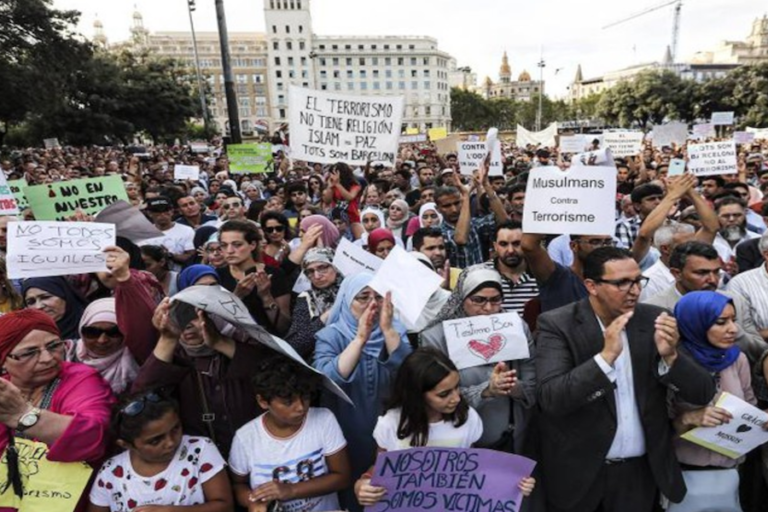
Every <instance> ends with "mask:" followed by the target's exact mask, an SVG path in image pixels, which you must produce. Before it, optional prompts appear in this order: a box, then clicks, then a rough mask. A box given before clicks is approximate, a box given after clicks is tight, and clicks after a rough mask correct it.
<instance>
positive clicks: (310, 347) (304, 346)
mask: <svg viewBox="0 0 768 512" xmlns="http://www.w3.org/2000/svg"><path fill="white" fill-rule="evenodd" d="M301 269H302V271H303V273H304V275H305V276H306V277H307V279H308V280H309V283H310V285H311V287H310V289H309V290H307V291H305V292H303V293H300V294H299V296H298V297H297V298H296V301H295V303H294V306H293V313H292V314H291V328H290V329H289V330H288V334H287V335H286V336H285V341H287V342H288V343H289V344H290V345H291V346H292V347H293V348H294V349H296V352H298V353H299V355H300V356H301V357H303V358H304V359H305V360H306V361H307V362H310V363H311V362H312V357H313V355H314V353H315V335H316V334H317V332H318V331H320V329H322V328H323V327H325V323H326V321H327V319H328V316H329V315H330V313H331V308H332V307H333V304H334V302H335V301H336V296H337V294H338V293H339V288H340V287H341V281H342V279H343V276H342V275H341V273H340V272H339V271H338V270H336V267H334V266H333V250H332V249H329V248H327V247H323V248H314V249H310V250H309V251H307V254H306V255H305V256H304V261H302V263H301Z"/></svg>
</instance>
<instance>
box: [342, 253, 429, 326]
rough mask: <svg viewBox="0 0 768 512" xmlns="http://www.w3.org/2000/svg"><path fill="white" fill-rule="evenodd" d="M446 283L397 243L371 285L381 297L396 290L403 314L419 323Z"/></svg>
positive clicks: (397, 305)
mask: <svg viewBox="0 0 768 512" xmlns="http://www.w3.org/2000/svg"><path fill="white" fill-rule="evenodd" d="M345 275H346V274H345ZM442 282H443V278H442V277H440V276H439V275H437V273H436V272H432V271H431V270H429V269H428V268H427V267H425V266H424V265H423V264H422V263H421V262H419V260H417V259H416V258H414V257H413V256H411V255H410V254H408V252H406V251H405V250H404V249H402V248H400V247H398V246H395V247H394V248H393V249H392V252H390V253H389V256H387V258H386V259H385V260H384V263H383V264H382V265H381V267H379V270H378V271H377V272H376V275H375V276H374V277H373V280H372V281H371V282H370V284H369V285H368V286H370V287H371V288H372V289H374V290H376V291H377V292H378V293H379V294H380V295H381V296H384V295H385V294H386V293H387V292H392V302H393V304H394V306H395V308H397V311H398V313H400V316H402V317H403V318H404V319H405V320H406V321H407V322H408V323H409V324H410V325H412V326H415V325H416V323H417V322H418V320H419V317H420V316H421V312H422V311H424V306H426V305H427V302H429V298H430V297H432V294H433V293H435V292H436V291H437V289H438V288H440V284H441V283H442Z"/></svg>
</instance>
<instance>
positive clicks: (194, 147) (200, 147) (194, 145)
mask: <svg viewBox="0 0 768 512" xmlns="http://www.w3.org/2000/svg"><path fill="white" fill-rule="evenodd" d="M189 149H190V151H192V152H193V153H207V152H208V150H209V148H208V143H207V142H205V141H194V142H190V143H189Z"/></svg>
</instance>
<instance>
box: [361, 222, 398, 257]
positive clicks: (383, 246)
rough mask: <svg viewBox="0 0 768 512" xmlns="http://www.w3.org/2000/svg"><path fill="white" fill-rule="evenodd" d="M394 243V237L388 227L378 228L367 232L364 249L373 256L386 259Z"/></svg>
mask: <svg viewBox="0 0 768 512" xmlns="http://www.w3.org/2000/svg"><path fill="white" fill-rule="evenodd" d="M395 245H396V241H395V237H394V236H393V235H392V232H391V231H390V230H388V229H385V228H379V229H374V230H373V231H371V232H370V233H368V245H367V246H366V249H367V250H368V252H369V253H371V254H373V255H374V256H378V257H379V258H381V259H386V257H387V256H389V253H390V251H392V249H393V248H394V247H395Z"/></svg>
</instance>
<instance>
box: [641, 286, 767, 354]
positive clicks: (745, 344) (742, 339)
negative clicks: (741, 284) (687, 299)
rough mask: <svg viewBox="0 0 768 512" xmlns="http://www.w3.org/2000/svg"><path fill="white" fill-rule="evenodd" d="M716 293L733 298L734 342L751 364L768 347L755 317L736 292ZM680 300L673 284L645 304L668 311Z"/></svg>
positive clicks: (718, 291)
mask: <svg viewBox="0 0 768 512" xmlns="http://www.w3.org/2000/svg"><path fill="white" fill-rule="evenodd" d="M717 293H721V294H723V295H725V296H726V297H728V298H730V299H731V300H733V307H734V309H736V324H737V325H738V326H739V333H738V334H737V335H736V344H738V345H739V348H740V349H741V351H742V352H744V354H746V356H747V359H749V362H750V363H751V364H754V363H755V362H756V361H758V360H759V359H760V356H762V355H763V352H765V350H766V349H768V343H766V342H765V340H764V339H763V337H762V336H761V335H760V332H759V331H758V330H757V326H756V325H755V319H754V318H753V317H752V312H751V310H750V308H749V307H748V306H747V304H746V303H745V302H744V298H743V297H741V296H740V295H739V294H738V293H733V292H731V291H728V290H717ZM679 300H680V293H679V292H678V291H677V288H675V285H672V286H671V287H669V288H667V289H666V290H665V291H663V292H661V293H660V294H658V295H656V296H654V297H651V298H650V299H648V300H647V301H645V303H646V304H652V305H654V306H659V307H662V308H665V309H668V310H670V311H674V310H675V304H677V301H679Z"/></svg>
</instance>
